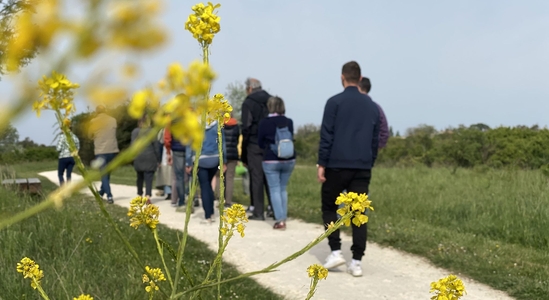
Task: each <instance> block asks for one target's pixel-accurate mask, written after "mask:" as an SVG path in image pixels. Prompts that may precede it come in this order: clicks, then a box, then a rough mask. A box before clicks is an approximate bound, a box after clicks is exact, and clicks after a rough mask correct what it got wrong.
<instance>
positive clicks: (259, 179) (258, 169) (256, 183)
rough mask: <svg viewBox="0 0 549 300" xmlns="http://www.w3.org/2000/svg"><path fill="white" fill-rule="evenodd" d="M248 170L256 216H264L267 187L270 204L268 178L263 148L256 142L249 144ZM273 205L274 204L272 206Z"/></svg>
mask: <svg viewBox="0 0 549 300" xmlns="http://www.w3.org/2000/svg"><path fill="white" fill-rule="evenodd" d="M248 172H249V173H250V198H251V201H252V205H253V206H254V212H253V214H254V216H258V217H263V216H264V212H265V189H266V188H267V197H268V199H269V204H270V202H271V201H270V195H269V190H268V185H267V178H266V177H265V174H264V173H263V150H262V149H261V148H259V146H258V145H256V144H249V145H248ZM271 207H272V206H271Z"/></svg>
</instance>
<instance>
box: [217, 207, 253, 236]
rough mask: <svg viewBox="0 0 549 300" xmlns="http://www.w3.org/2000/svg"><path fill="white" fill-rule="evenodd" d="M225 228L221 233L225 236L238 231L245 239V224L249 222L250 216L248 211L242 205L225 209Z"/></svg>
mask: <svg viewBox="0 0 549 300" xmlns="http://www.w3.org/2000/svg"><path fill="white" fill-rule="evenodd" d="M221 218H222V219H223V227H222V228H221V232H222V234H223V235H225V236H228V235H232V234H233V232H234V231H235V230H236V231H237V232H238V233H239V234H240V236H241V237H244V229H245V228H246V226H244V223H247V222H248V216H247V215H246V210H245V209H244V206H242V204H237V203H235V204H233V205H232V206H231V207H229V208H227V209H225V211H224V214H223V216H222V217H221Z"/></svg>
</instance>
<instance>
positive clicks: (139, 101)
mask: <svg viewBox="0 0 549 300" xmlns="http://www.w3.org/2000/svg"><path fill="white" fill-rule="evenodd" d="M159 105H160V99H159V98H158V97H157V96H156V95H155V94H154V91H153V90H152V89H150V88H149V89H143V90H140V91H137V92H136V93H135V94H134V95H133V98H132V101H131V102H130V105H129V106H128V114H129V115H130V116H131V117H132V118H134V119H139V118H141V117H143V115H144V113H145V110H146V109H147V108H148V109H150V110H157V109H158V106H159Z"/></svg>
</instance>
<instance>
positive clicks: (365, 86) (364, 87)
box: [358, 77, 372, 94]
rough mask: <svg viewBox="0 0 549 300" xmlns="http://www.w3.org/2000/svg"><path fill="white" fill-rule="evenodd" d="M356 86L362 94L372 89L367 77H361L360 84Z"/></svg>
mask: <svg viewBox="0 0 549 300" xmlns="http://www.w3.org/2000/svg"><path fill="white" fill-rule="evenodd" d="M358 88H359V89H360V91H361V92H363V93H364V94H368V93H369V92H370V90H371V89H372V83H371V82H370V79H369V78H368V77H362V79H361V80H360V84H359V85H358Z"/></svg>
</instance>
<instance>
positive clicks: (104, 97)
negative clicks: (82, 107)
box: [87, 85, 128, 105]
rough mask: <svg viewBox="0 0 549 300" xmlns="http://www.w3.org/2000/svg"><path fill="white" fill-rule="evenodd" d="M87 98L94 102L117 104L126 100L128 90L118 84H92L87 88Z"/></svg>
mask: <svg viewBox="0 0 549 300" xmlns="http://www.w3.org/2000/svg"><path fill="white" fill-rule="evenodd" d="M87 96H88V99H89V100H91V101H92V102H93V103H96V104H111V105H112V104H118V103H122V102H124V101H126V99H127V98H128V90H127V89H126V88H124V87H120V86H100V85H97V86H93V87H90V88H89V89H88V90H87Z"/></svg>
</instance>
